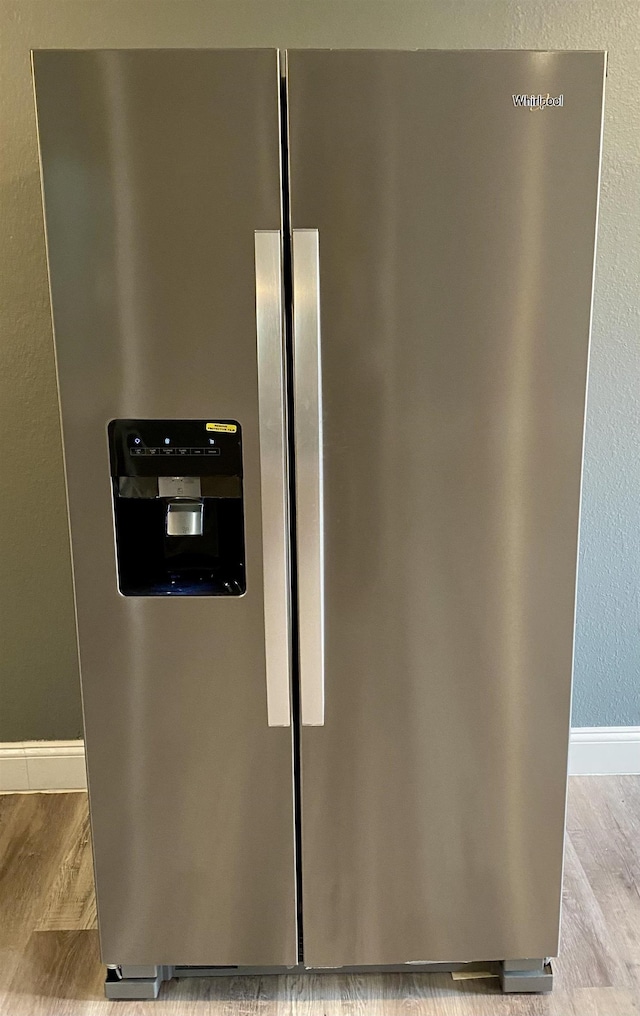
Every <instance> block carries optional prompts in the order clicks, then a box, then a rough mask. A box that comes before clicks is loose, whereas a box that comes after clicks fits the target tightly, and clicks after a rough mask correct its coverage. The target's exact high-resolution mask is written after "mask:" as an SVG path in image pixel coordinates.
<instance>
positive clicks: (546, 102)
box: [511, 92, 564, 110]
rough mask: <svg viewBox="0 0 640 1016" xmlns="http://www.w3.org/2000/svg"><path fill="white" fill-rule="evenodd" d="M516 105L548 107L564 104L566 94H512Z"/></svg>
mask: <svg viewBox="0 0 640 1016" xmlns="http://www.w3.org/2000/svg"><path fill="white" fill-rule="evenodd" d="M511 98H512V99H513V105H514V106H524V107H525V108H526V109H530V110H533V109H548V108H549V106H564V95H549V93H548V92H547V94H546V95H512V96H511Z"/></svg>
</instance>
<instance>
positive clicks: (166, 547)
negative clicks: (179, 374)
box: [109, 420, 246, 596]
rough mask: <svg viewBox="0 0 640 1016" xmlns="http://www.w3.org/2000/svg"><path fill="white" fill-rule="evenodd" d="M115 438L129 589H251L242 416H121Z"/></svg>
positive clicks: (124, 588) (161, 592) (123, 565)
mask: <svg viewBox="0 0 640 1016" xmlns="http://www.w3.org/2000/svg"><path fill="white" fill-rule="evenodd" d="M109 447H110V456H111V479H112V486H113V504H114V517H115V534H116V549H117V562H118V585H119V588H120V592H121V593H123V594H124V595H125V596H171V595H175V596H240V595H241V594H242V593H244V592H245V589H246V580H245V546H244V515H243V494H242V432H241V428H240V425H239V424H238V423H236V422H235V421H216V422H212V421H207V420H112V422H111V423H110V424H109Z"/></svg>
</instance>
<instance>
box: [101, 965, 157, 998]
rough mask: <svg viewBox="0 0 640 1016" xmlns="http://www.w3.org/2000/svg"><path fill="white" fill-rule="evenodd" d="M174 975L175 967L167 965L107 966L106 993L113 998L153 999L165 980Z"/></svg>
mask: <svg viewBox="0 0 640 1016" xmlns="http://www.w3.org/2000/svg"><path fill="white" fill-rule="evenodd" d="M172 977H173V967H167V966H144V967H135V966H126V965H123V966H117V965H113V964H110V965H109V966H107V977H106V980H105V982H104V993H105V995H106V997H107V998H113V999H129V1000H133V999H153V998H157V997H158V992H159V991H160V985H161V984H162V982H163V981H170V980H171V978H172Z"/></svg>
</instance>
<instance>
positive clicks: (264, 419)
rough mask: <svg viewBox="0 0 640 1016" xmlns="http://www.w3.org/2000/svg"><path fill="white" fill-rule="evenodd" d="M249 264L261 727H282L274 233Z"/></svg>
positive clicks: (285, 593)
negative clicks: (263, 695) (252, 273)
mask: <svg viewBox="0 0 640 1016" xmlns="http://www.w3.org/2000/svg"><path fill="white" fill-rule="evenodd" d="M255 259H256V337H257V344H258V417H259V431H260V485H261V496H262V569H263V600H264V631H265V662H266V680H267V722H268V724H269V726H270V727H288V726H290V725H291V706H290V675H289V670H290V638H289V627H290V608H289V585H290V583H289V515H288V510H287V499H288V481H287V452H286V447H287V446H286V418H285V389H284V342H283V314H282V253H281V241H280V231H279V230H276V229H273V230H256V233H255Z"/></svg>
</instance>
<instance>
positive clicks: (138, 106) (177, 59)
mask: <svg viewBox="0 0 640 1016" xmlns="http://www.w3.org/2000/svg"><path fill="white" fill-rule="evenodd" d="M34 65H35V79H36V93H37V106H38V120H39V133H40V144H41V154H42V165H43V173H44V192H45V195H44V196H45V206H46V222H47V236H48V248H49V263H50V277H51V291H52V299H53V315H54V325H55V336H56V351H57V363H58V376H59V386H60V395H61V407H62V420H63V428H64V447H65V458H66V470H67V484H68V493H69V507H70V516H71V535H72V550H73V564H74V576H75V589H76V599H77V615H78V632H79V644H80V657H81V668H82V684H83V698H84V713H85V727H86V741H87V753H88V768H89V784H90V797H91V814H92V821H93V833H94V850H95V867H96V878H97V890H98V910H99V923H100V936H101V944H102V954H103V958H104V960H105V961H106V962H108V963H118V964H128V965H134V966H136V965H146V964H165V963H169V964H173V963H176V964H192V965H193V964H195V965H205V964H222V965H226V964H291V963H295V962H296V957H297V939H296V903H295V868H294V824H293V801H292V733H291V727H286V726H283V727H269V726H268V723H267V693H266V687H267V686H266V656H265V623H264V598H263V555H264V557H265V559H266V558H269V557H272V556H273V554H272V551H273V548H266V547H263V530H262V517H261V489H262V488H261V468H260V467H261V445H260V414H259V402H258V362H257V358H258V348H257V335H256V294H255V286H256V275H255V269H256V264H255V252H254V241H255V231H256V230H272V231H273V230H279V229H280V228H281V220H280V157H279V106H278V103H279V99H278V96H279V68H278V56H277V53H276V52H274V51H242V50H240V51H225V52H216V51H204V50H199V51H197V50H194V51H180V50H165V51H159V50H158V51H154V50H147V51H119V52H116V51H112V52H108V51H105V52H39V53H36V54H35V55H34ZM271 274H272V275H273V273H271ZM270 277H271V276H270ZM267 283H269V279H267ZM263 295H264V294H263ZM272 295H273V294H272ZM268 296H269V295H268V294H267V297H268ZM275 298H276V299H277V298H278V297H277V294H276V296H275ZM262 310H263V311H264V303H263V306H262ZM272 338H273V336H272ZM271 401H272V402H273V400H271ZM118 418H121V419H127V418H132V419H151V420H154V419H159V420H164V419H179V420H182V419H197V420H212V421H216V420H233V421H238V423H239V424H240V426H241V428H242V450H243V459H244V461H243V474H244V475H243V484H244V505H245V517H244V527H245V544H246V590H247V591H246V594H245V595H241V596H228V597H225V596H200V597H182V596H165V597H162V596H148V597H138V596H121V595H120V594H119V592H118V586H117V579H116V565H115V552H114V537H113V520H112V509H111V487H110V476H109V458H108V450H107V424H108V423H109V421H110V420H112V419H118ZM272 422H273V421H272ZM210 426H211V431H212V432H211V434H210V435H209V436H208V437H206V438H205V437H204V436H203V441H204V440H205V439H206V440H207V441H209V443H214V444H215V441H216V435H215V429H216V427H215V425H210ZM274 426H275V423H274ZM281 467H282V462H281V460H279V461H275V460H274V459H273V458H271V459H270V469H271V471H272V473H273V470H276V471H277V470H278V469H281ZM271 478H272V479H273V476H272V477H271ZM204 511H205V518H206V514H207V504H206V503H205V508H204ZM191 539H193V538H191ZM264 539H267V537H266V536H265V537H264ZM185 542H186V541H185ZM279 546H280V549H281V545H279ZM189 549H190V548H189V547H188V546H187V547H186V548H185V553H186V552H188V551H189ZM271 616H272V617H273V616H275V615H274V614H273V613H272V615H271ZM280 616H283V615H282V614H280ZM281 635H282V639H283V640H284V643H285V645H286V632H282V633H281ZM283 659H284V665H286V662H287V661H286V658H283ZM280 705H281V706H282V703H281V702H280ZM285 706H286V703H285ZM285 712H286V708H285ZM281 719H282V708H281ZM284 720H285V722H286V715H285V716H284Z"/></svg>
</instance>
